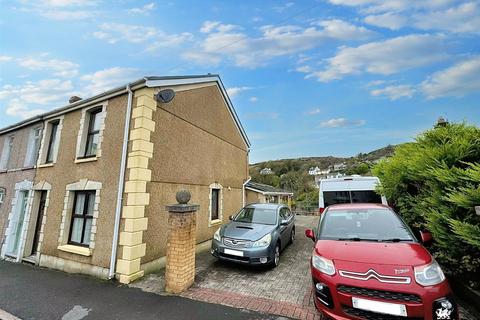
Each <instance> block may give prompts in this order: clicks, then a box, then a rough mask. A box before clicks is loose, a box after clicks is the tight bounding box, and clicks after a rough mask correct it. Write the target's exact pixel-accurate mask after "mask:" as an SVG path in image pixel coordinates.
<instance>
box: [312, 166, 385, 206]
mask: <svg viewBox="0 0 480 320" xmlns="http://www.w3.org/2000/svg"><path fill="white" fill-rule="evenodd" d="M379 184H380V180H379V179H378V178H377V177H362V176H359V175H353V176H345V177H341V178H328V179H321V180H320V191H319V192H320V194H319V197H318V207H319V212H320V213H322V212H323V210H325V208H326V207H328V206H329V205H332V204H336V203H382V204H385V205H386V204H387V199H386V198H385V196H383V195H382V196H380V195H379V194H378V193H376V192H375V188H376V187H377V185H379Z"/></svg>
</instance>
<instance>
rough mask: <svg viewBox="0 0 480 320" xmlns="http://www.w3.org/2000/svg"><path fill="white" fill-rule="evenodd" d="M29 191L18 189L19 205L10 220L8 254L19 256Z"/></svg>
mask: <svg viewBox="0 0 480 320" xmlns="http://www.w3.org/2000/svg"><path fill="white" fill-rule="evenodd" d="M27 200H28V191H27V190H20V191H18V199H17V206H16V208H15V212H14V213H13V216H12V219H11V221H10V234H9V235H8V238H9V239H8V240H7V241H8V244H7V250H6V255H8V256H10V257H14V258H17V256H18V251H19V247H20V240H21V238H22V230H23V224H24V221H25V213H26V211H27V202H28V201H27Z"/></svg>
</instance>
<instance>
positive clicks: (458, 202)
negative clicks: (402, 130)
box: [373, 124, 480, 286]
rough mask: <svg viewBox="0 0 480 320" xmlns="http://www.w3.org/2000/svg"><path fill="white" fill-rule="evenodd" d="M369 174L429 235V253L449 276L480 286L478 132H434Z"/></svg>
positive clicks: (456, 127)
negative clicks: (476, 211) (476, 209)
mask: <svg viewBox="0 0 480 320" xmlns="http://www.w3.org/2000/svg"><path fill="white" fill-rule="evenodd" d="M373 173H374V174H375V175H376V176H378V177H379V178H380V180H381V183H382V187H381V190H380V191H381V192H383V193H384V194H385V195H386V196H387V198H388V199H389V200H390V201H391V202H392V203H393V205H394V207H395V208H396V209H397V211H398V212H399V213H400V214H401V215H402V216H403V217H404V218H405V220H406V221H407V222H408V223H409V224H410V225H411V226H412V227H414V228H415V229H426V230H429V231H431V232H432V234H433V237H434V239H435V242H434V245H433V247H432V251H433V253H434V254H435V256H436V258H437V260H439V262H440V263H441V264H442V265H443V266H444V267H445V269H446V271H447V272H449V273H451V274H457V275H462V276H464V277H466V278H468V279H469V280H470V285H472V286H478V285H479V284H480V279H479V276H478V275H479V274H480V216H478V215H476V213H475V208H474V207H475V206H478V205H480V129H479V128H478V127H475V126H471V125H466V124H446V125H445V126H437V127H435V128H434V129H431V130H428V131H426V132H424V133H423V134H421V135H419V136H418V137H417V138H416V139H415V142H412V143H407V144H403V145H400V146H398V147H397V148H396V149H395V153H394V155H393V157H391V158H388V159H386V160H383V161H381V162H380V163H378V164H377V165H376V166H375V167H374V169H373Z"/></svg>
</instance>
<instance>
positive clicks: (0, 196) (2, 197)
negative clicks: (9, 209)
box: [0, 188, 5, 206]
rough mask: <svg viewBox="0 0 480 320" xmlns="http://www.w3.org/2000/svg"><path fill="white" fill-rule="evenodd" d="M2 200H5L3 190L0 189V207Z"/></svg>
mask: <svg viewBox="0 0 480 320" xmlns="http://www.w3.org/2000/svg"><path fill="white" fill-rule="evenodd" d="M3 199H5V189H4V188H0V206H1V205H2V203H3Z"/></svg>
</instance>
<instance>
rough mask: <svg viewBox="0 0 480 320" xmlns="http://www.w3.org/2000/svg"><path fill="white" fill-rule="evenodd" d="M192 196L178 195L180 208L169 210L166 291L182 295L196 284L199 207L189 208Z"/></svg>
mask: <svg viewBox="0 0 480 320" xmlns="http://www.w3.org/2000/svg"><path fill="white" fill-rule="evenodd" d="M190 198H191V195H190V192H189V191H187V190H181V191H178V192H177V194H176V199H177V202H178V204H173V205H169V206H166V209H167V210H168V237H167V265H166V268H165V291H166V292H170V293H180V292H183V291H185V290H186V289H188V288H189V287H190V286H191V285H192V284H193V281H194V280H195V245H196V228H195V227H196V212H197V210H198V208H199V207H200V206H199V205H196V204H188V201H190Z"/></svg>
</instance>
